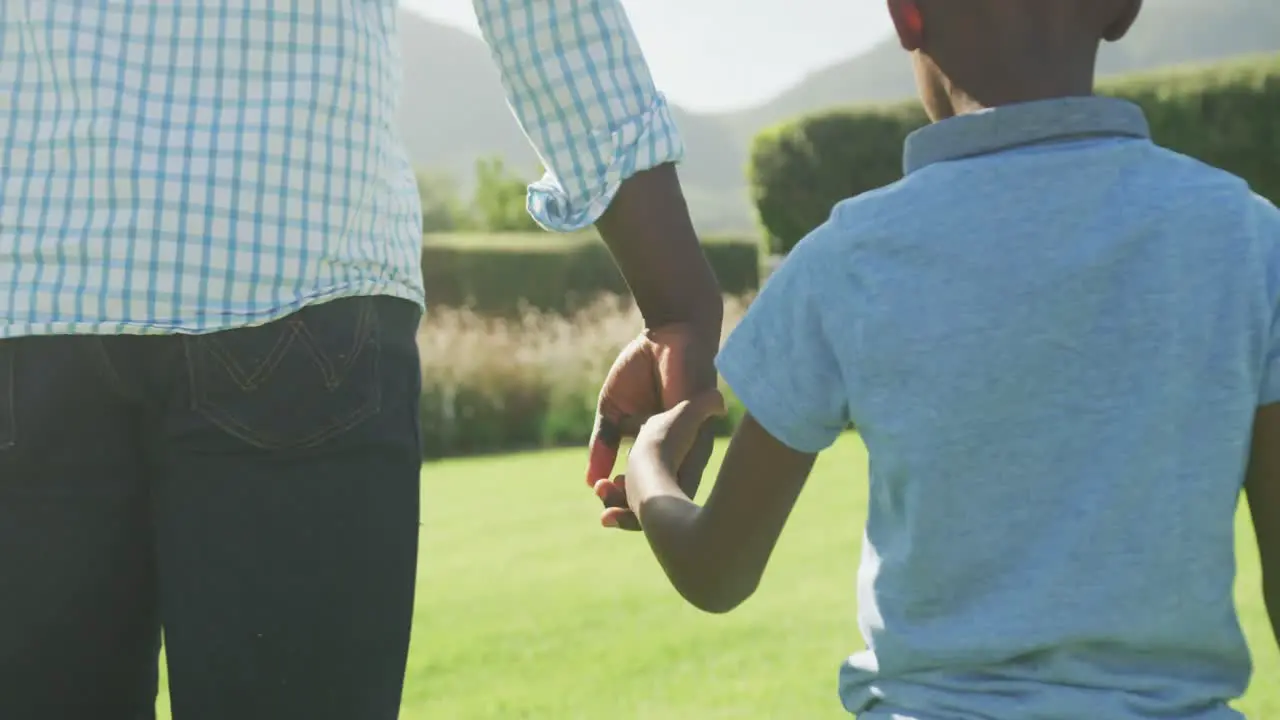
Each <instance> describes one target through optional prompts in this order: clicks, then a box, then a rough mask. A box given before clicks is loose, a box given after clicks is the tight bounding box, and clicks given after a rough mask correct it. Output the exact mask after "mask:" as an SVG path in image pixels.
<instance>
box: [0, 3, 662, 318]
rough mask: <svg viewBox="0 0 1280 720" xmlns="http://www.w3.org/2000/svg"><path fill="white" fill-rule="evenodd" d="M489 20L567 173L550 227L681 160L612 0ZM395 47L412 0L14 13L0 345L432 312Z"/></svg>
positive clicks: (3, 76)
mask: <svg viewBox="0 0 1280 720" xmlns="http://www.w3.org/2000/svg"><path fill="white" fill-rule="evenodd" d="M476 5H477V10H478V11H479V12H478V15H479V17H480V19H481V22H482V28H483V29H484V30H485V32H486V37H487V38H488V39H489V40H490V42H491V48H492V50H493V52H494V55H495V57H496V58H498V60H499V64H500V66H501V70H502V71H503V75H504V81H505V84H506V87H507V88H508V91H509V97H510V99H511V104H512V106H513V108H514V109H515V110H516V111H517V116H518V117H519V118H520V119H521V121H522V122H523V123H524V126H525V130H526V132H527V134H528V135H529V136H530V138H531V139H532V141H533V142H534V144H535V146H537V148H538V150H539V153H540V155H541V156H542V157H543V159H544V162H545V163H546V164H547V166H548V177H547V178H546V179H544V180H543V181H542V182H540V183H538V184H536V186H535V187H534V188H531V192H530V206H531V209H533V210H534V211H535V217H538V219H539V220H540V221H541V222H542V223H543V224H544V225H546V226H548V227H549V228H551V229H555V230H567V229H573V228H575V227H580V226H583V225H587V224H590V223H591V222H594V220H595V219H596V217H598V216H599V213H600V212H602V211H603V209H604V207H605V206H607V204H608V201H609V199H610V198H611V197H612V193H613V192H614V191H616V189H617V184H618V183H619V182H620V181H621V179H622V178H624V177H626V176H628V175H630V174H631V173H634V172H637V171H639V170H643V169H645V168H647V167H652V166H653V165H656V164H659V163H661V162H666V161H668V160H675V159H678V155H679V152H678V150H679V143H678V139H675V133H674V126H672V125H670V123H669V118H668V116H667V113H666V111H665V105H664V104H663V103H662V101H661V97H660V96H659V95H658V94H657V92H656V91H655V90H654V89H653V86H652V81H651V80H649V77H648V72H647V68H645V67H644V62H643V59H642V58H641V56H640V54H639V51H638V49H637V45H636V42H635V38H634V36H633V35H632V34H631V30H630V27H629V25H628V24H627V22H626V17H625V15H624V14H623V13H622V11H621V8H620V6H619V5H618V4H617V2H616V1H612V2H611V1H610V0H596V1H592V2H584V1H580V0H550V1H548V0H520V1H516V0H476ZM396 30H397V10H396V3H395V2H394V0H343V1H342V2H336V1H332V0H293V1H292V2H282V1H268V2H261V1H255V0H223V1H221V2H216V3H194V2H186V1H185V0H176V1H175V2H170V3H160V2H149V1H145V0H112V1H107V0H102V1H101V2H51V1H42V0H24V1H19V2H5V3H3V5H0V338H4V337H16V336H22V335H47V334H164V333H201V332H211V331H216V330H223V329H230V328H236V327H244V326H249V325H255V324H260V323H263V322H267V321H270V320H273V319H276V318H279V317H283V316H285V315H287V314H290V313H292V312H294V311H295V310H297V309H299V308H301V307H303V306H305V305H308V304H312V303H317V302H322V301H325V300H328V299H333V298H338V297H345V296H357V295H391V296H396V297H401V298H404V299H407V300H410V301H414V302H419V303H421V302H422V301H423V288H422V275H421V268H420V262H421V260H420V258H421V209H420V204H419V199H418V193H417V186H416V183H415V180H414V174H413V169H412V166H411V163H410V161H409V158H408V155H407V153H406V151H405V149H404V146H403V143H402V142H401V138H400V134H399V128H398V124H399V123H398V118H397V114H398V112H399V96H400V91H401V76H402V67H401V59H400V52H399V40H398V37H397V35H396ZM549 68H555V69H556V72H555V73H548V69H549ZM605 69H607V71H608V72H607V73H605V72H604V71H605ZM423 70H424V72H423V75H424V76H425V77H426V78H427V81H428V82H429V80H430V77H431V74H432V73H433V72H448V69H447V68H426V69H423ZM530 73H533V74H532V75H531V74H530ZM611 83H612V84H611ZM418 90H420V91H423V92H429V87H427V88H422V89H418ZM646 101H647V104H644V106H643V107H640V105H641V104H643V103H645V102H646ZM633 109H635V110H634V112H633ZM650 127H651V128H653V129H652V130H649V129H646V128H650ZM668 135H669V136H670V138H671V139H669V140H666V141H663V142H660V143H659V142H655V141H654V138H655V137H658V136H663V137H666V136H668ZM606 155H607V157H606Z"/></svg>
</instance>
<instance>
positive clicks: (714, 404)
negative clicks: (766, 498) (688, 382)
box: [600, 390, 726, 527]
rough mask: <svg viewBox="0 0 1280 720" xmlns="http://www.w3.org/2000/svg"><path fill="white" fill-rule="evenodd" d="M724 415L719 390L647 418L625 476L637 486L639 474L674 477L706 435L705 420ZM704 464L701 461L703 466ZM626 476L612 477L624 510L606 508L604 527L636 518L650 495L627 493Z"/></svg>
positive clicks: (702, 394)
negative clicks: (624, 503) (619, 493)
mask: <svg viewBox="0 0 1280 720" xmlns="http://www.w3.org/2000/svg"><path fill="white" fill-rule="evenodd" d="M725 412H726V410H725V404H724V396H723V395H721V394H720V391H719V390H708V391H705V392H703V393H700V394H698V395H697V396H696V397H694V398H693V399H692V400H685V401H683V402H681V403H679V404H677V405H676V406H675V407H674V408H672V409H670V410H667V411H666V412H663V413H660V414H658V415H655V416H653V417H652V418H649V420H648V421H647V422H645V424H644V425H643V426H642V427H641V428H640V433H639V435H638V436H637V437H636V441H635V444H634V445H633V446H632V448H631V453H630V457H629V458H628V461H627V475H630V476H631V477H633V478H635V479H636V481H637V483H638V482H640V481H641V480H640V475H639V473H645V472H648V473H654V472H657V473H661V474H662V475H663V477H671V476H674V475H676V473H677V472H678V471H679V468H681V467H682V466H684V465H685V464H686V463H687V461H688V459H689V457H690V453H692V452H693V451H694V449H695V447H696V446H697V445H698V443H699V441H700V439H701V438H702V436H703V435H704V434H706V433H707V430H708V425H707V421H709V420H710V419H711V418H715V417H724V415H725ZM705 464H706V461H705V460H704V461H703V465H704V466H705ZM627 475H619V476H618V477H616V478H614V480H613V486H614V487H616V488H618V489H619V490H620V491H621V492H622V493H623V495H624V496H625V497H626V499H627V501H628V507H625V508H619V507H606V508H605V510H604V512H603V513H602V514H601V516H600V522H601V524H603V525H604V526H605V527H622V521H623V519H624V518H631V519H636V518H638V517H639V513H640V504H641V503H642V502H643V501H644V498H645V497H646V496H647V495H649V494H652V493H651V492H647V491H641V492H638V493H637V492H632V493H627V492H626V487H627V485H626V480H627ZM655 479H657V480H661V479H660V478H655ZM601 482H605V481H601ZM668 482H669V481H668Z"/></svg>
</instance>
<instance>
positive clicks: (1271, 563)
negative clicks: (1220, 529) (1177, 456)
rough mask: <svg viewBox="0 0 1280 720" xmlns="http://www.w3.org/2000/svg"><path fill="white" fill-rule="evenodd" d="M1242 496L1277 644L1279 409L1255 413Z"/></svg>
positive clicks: (1279, 618)
mask: <svg viewBox="0 0 1280 720" xmlns="http://www.w3.org/2000/svg"><path fill="white" fill-rule="evenodd" d="M1245 492H1246V493H1247V494H1248V498H1249V512H1250V513H1251V514H1252V515H1253V527H1254V532H1255V533H1256V534H1257V540H1258V554H1259V556H1260V557H1261V558H1262V588H1263V594H1264V596H1265V598H1266V603H1267V614H1268V615H1269V616H1270V617H1271V628H1272V632H1273V633H1275V636H1276V642H1277V643H1280V405H1270V406H1268V407H1264V408H1262V409H1261V410H1259V411H1258V416H1257V420H1256V422H1255V425H1254V432H1253V451H1252V456H1251V458H1250V462H1249V474H1248V476H1247V478H1246V480H1245Z"/></svg>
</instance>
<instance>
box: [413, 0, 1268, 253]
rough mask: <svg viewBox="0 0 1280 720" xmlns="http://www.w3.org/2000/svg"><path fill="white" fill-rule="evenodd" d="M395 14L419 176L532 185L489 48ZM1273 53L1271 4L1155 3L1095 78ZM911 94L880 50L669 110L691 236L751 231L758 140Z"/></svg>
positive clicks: (534, 163) (1109, 49) (908, 79)
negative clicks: (760, 91) (722, 103)
mask: <svg viewBox="0 0 1280 720" xmlns="http://www.w3.org/2000/svg"><path fill="white" fill-rule="evenodd" d="M400 12H401V15H400V34H401V42H402V54H403V58H404V63H405V71H404V75H405V87H404V93H403V98H402V109H401V117H400V120H401V128H402V131H403V134H404V137H405V142H406V145H407V146H408V148H409V152H410V154H411V156H412V157H413V159H414V162H415V164H417V165H418V166H419V167H421V168H423V169H426V170H431V171H436V172H447V173H449V174H450V175H452V176H453V177H455V178H457V179H458V181H459V182H460V183H461V184H462V185H463V186H464V187H467V186H469V184H470V182H471V177H472V171H473V167H474V163H475V160H476V158H479V157H485V156H490V155H498V156H501V157H502V158H503V159H505V160H506V161H507V164H508V165H509V166H510V167H512V168H514V169H516V170H519V171H522V172H527V175H528V177H529V178H530V179H533V178H535V177H536V176H537V175H538V174H539V173H540V169H539V165H538V159H537V155H536V154H534V152H533V151H532V150H531V149H530V147H529V144H528V142H527V141H526V139H525V137H524V135H523V134H522V133H521V132H520V129H519V127H518V126H517V125H516V123H515V120H514V119H513V117H512V115H511V111H510V109H509V108H508V107H507V103H506V98H505V95H504V94H503V90H502V85H501V82H500V80H499V78H498V74H497V71H496V69H495V68H494V66H493V64H492V62H491V61H490V57H489V50H488V48H487V47H486V46H485V44H484V43H483V42H482V41H480V40H479V39H477V38H475V37H473V36H471V35H468V34H467V33H464V32H462V31H460V30H456V29H453V28H451V27H447V26H444V25H440V24H437V23H433V22H430V21H428V20H425V19H423V18H421V17H419V16H418V15H415V14H412V13H409V12H407V11H404V10H402V11H400ZM1276 51H1280V2H1277V0H1151V1H1150V2H1148V3H1147V6H1146V9H1145V11H1144V13H1143V16H1142V18H1140V20H1139V22H1138V24H1137V26H1135V27H1134V29H1133V32H1132V33H1131V34H1130V36H1129V37H1128V38H1126V39H1125V41H1124V42H1122V43H1119V44H1116V45H1108V46H1106V47H1105V48H1104V50H1103V53H1102V55H1101V57H1100V59H1099V71H1100V73H1101V74H1103V75H1114V74H1118V73H1130V72H1138V71H1143V70H1150V69H1154V68H1157V67H1163V66H1167V65H1174V64H1181V63H1187V62H1201V61H1212V60H1218V59H1223V58H1226V57H1230V56H1233V55H1240V54H1247V53H1256V52H1276ZM914 92H915V85H914V79H913V76H912V73H911V67H910V63H909V61H908V59H907V57H906V55H905V54H903V52H902V51H901V49H900V48H899V47H898V45H897V44H896V42H895V41H893V40H891V39H886V40H885V41H883V42H881V43H880V44H878V45H876V46H875V47H873V48H872V49H870V50H869V51H867V52H866V53H863V54H862V55H860V56H858V57H856V58H853V59H851V60H848V61H845V62H841V63H837V64H835V65H832V66H830V67H828V68H825V69H823V70H819V71H817V72H815V73H812V74H810V75H809V76H808V77H806V78H805V79H804V80H803V81H801V82H800V83H799V84H797V85H796V86H795V87H793V88H792V89H791V90H788V91H786V92H784V93H782V94H781V95H779V96H778V97H776V98H774V99H773V100H771V101H769V102H767V103H765V104H763V105H761V106H759V107H756V108H752V109H749V110H744V111H741V112H736V113H729V114H718V115H707V114H697V113H690V112H686V111H684V110H682V109H680V108H675V109H674V112H675V116H676V119H677V122H679V124H680V128H681V131H682V133H683V134H684V136H685V144H686V146H687V148H688V154H687V157H686V160H685V162H684V164H683V165H682V166H681V170H680V176H681V179H682V181H683V183H684V185H685V191H686V194H687V195H688V198H689V204H690V207H691V209H692V211H693V214H694V215H695V220H696V221H697V222H698V225H699V227H700V228H702V229H703V230H704V231H705V232H712V233H715V232H749V231H751V229H752V227H753V221H752V212H751V208H750V205H749V202H748V198H747V192H746V182H745V177H744V169H745V165H746V160H747V150H748V146H749V144H750V141H751V138H752V137H753V136H754V135H755V134H756V133H758V132H760V131H761V130H763V129H764V128H767V127H769V126H771V125H774V124H776V123H779V122H782V121H785V120H788V119H791V118H793V117H796V116H799V115H803V114H806V113H810V112H814V111H817V110H822V109H826V108H830V107H837V106H844V105H854V104H859V103H868V102H882V101H890V100H900V99H905V98H909V97H911V96H912V95H913V94H914Z"/></svg>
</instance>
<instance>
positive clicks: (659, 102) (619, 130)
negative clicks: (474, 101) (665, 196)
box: [472, 0, 684, 232]
mask: <svg viewBox="0 0 1280 720" xmlns="http://www.w3.org/2000/svg"><path fill="white" fill-rule="evenodd" d="M472 4H473V6H474V7H475V11H476V18H477V19H478V20H479V23H480V29H481V32H482V33H483V35H484V38H485V41H486V42H487V43H488V45H489V49H490V52H491V53H492V54H493V58H494V61H495V62H496V63H497V65H498V70H499V72H500V73H501V75H502V83H503V85H504V87H505V88H506V92H507V101H508V103H509V104H510V106H511V109H512V111H513V112H514V114H515V116H516V119H517V120H518V121H519V122H520V126H521V127H522V128H523V129H524V132H525V135H526V136H527V137H528V138H529V141H530V142H531V143H532V144H533V146H534V149H535V150H536V151H537V153H538V156H539V157H540V158H541V160H542V164H543V165H544V166H545V168H546V174H545V175H544V176H543V177H542V179H540V180H538V181H537V182H535V183H533V184H531V185H530V186H529V194H528V200H527V203H528V209H529V214H530V215H532V216H533V218H534V220H536V221H537V222H538V224H539V225H541V226H542V227H544V228H546V229H548V230H552V231H556V232H571V231H574V230H580V229H582V228H584V227H587V226H589V225H591V224H593V223H595V222H596V221H597V220H598V219H599V218H600V216H601V215H602V214H604V211H605V210H606V209H608V207H609V203H610V202H611V201H612V200H613V197H614V195H615V194H616V193H617V192H618V188H619V186H621V185H622V182H623V181H624V180H626V179H627V178H629V177H631V176H632V175H634V174H636V173H638V172H642V171H644V170H648V169H650V168H653V167H657V166H659V165H662V164H665V163H671V162H679V161H680V160H682V159H683V157H684V145H683V142H682V141H681V138H680V133H679V131H678V129H677V127H676V123H675V121H674V119H673V118H672V116H671V108H670V106H669V105H668V104H667V101H666V98H664V97H663V95H662V93H660V92H658V89H657V87H655V85H654V83H653V78H652V77H651V76H650V74H649V66H648V64H647V63H646V62H645V59H644V54H643V53H642V52H641V49H640V43H639V41H638V40H637V39H636V36H635V33H634V32H633V30H632V28H631V22H630V21H629V20H628V19H627V14H626V11H625V10H624V9H623V7H622V3H621V2H619V0H472Z"/></svg>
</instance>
